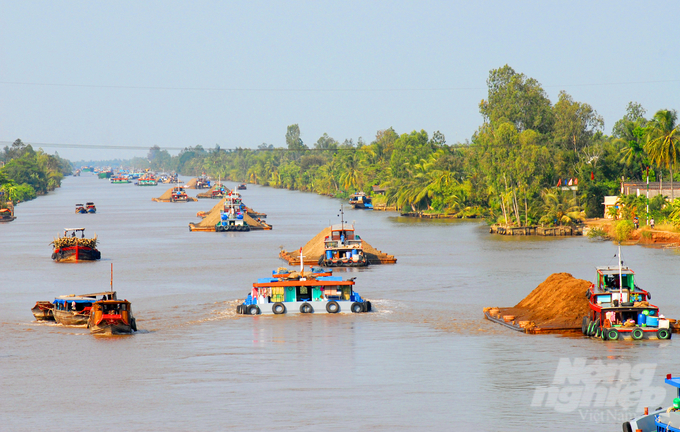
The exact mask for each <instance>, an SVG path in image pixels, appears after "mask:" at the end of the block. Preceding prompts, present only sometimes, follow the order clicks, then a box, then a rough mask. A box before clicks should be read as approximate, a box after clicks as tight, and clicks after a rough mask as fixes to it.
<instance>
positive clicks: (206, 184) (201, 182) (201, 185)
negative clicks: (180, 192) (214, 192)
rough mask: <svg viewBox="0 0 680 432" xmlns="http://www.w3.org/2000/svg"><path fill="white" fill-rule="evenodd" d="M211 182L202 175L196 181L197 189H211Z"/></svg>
mask: <svg viewBox="0 0 680 432" xmlns="http://www.w3.org/2000/svg"><path fill="white" fill-rule="evenodd" d="M210 187H211V186H210V180H208V177H207V176H205V175H202V176H200V177H198V178H197V179H196V189H210Z"/></svg>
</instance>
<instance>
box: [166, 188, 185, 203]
mask: <svg viewBox="0 0 680 432" xmlns="http://www.w3.org/2000/svg"><path fill="white" fill-rule="evenodd" d="M188 200H189V196H188V195H187V193H186V191H185V190H184V188H183V187H182V186H175V187H174V188H172V195H171V196H170V202H187V201H188Z"/></svg>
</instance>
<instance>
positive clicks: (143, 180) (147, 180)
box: [135, 174, 158, 186]
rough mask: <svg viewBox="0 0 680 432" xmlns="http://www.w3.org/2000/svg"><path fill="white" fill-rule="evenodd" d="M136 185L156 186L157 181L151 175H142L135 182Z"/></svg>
mask: <svg viewBox="0 0 680 432" xmlns="http://www.w3.org/2000/svg"><path fill="white" fill-rule="evenodd" d="M135 185H137V186H158V182H157V181H156V179H155V178H154V176H152V175H148V174H147V175H144V176H142V177H140V178H139V180H137V182H136V183H135Z"/></svg>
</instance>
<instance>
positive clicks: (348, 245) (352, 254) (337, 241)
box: [318, 222, 368, 267]
mask: <svg viewBox="0 0 680 432" xmlns="http://www.w3.org/2000/svg"><path fill="white" fill-rule="evenodd" d="M323 246H324V253H323V255H322V256H321V257H320V258H319V262H318V263H319V265H320V266H324V267H366V266H367V265H368V259H367V257H366V254H365V253H364V245H363V243H362V242H361V237H359V236H358V235H356V234H355V233H354V225H347V224H345V223H344V222H343V223H339V224H335V225H331V232H330V235H329V236H326V238H324V241H323Z"/></svg>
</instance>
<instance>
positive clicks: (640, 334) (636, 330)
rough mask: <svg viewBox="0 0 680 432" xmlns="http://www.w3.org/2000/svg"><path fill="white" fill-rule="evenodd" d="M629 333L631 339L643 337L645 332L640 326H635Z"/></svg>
mask: <svg viewBox="0 0 680 432" xmlns="http://www.w3.org/2000/svg"><path fill="white" fill-rule="evenodd" d="M630 335H631V336H632V337H633V340H640V339H642V338H643V337H644V335H645V332H644V331H643V330H642V329H641V328H640V327H635V328H634V329H633V331H632V332H630Z"/></svg>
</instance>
